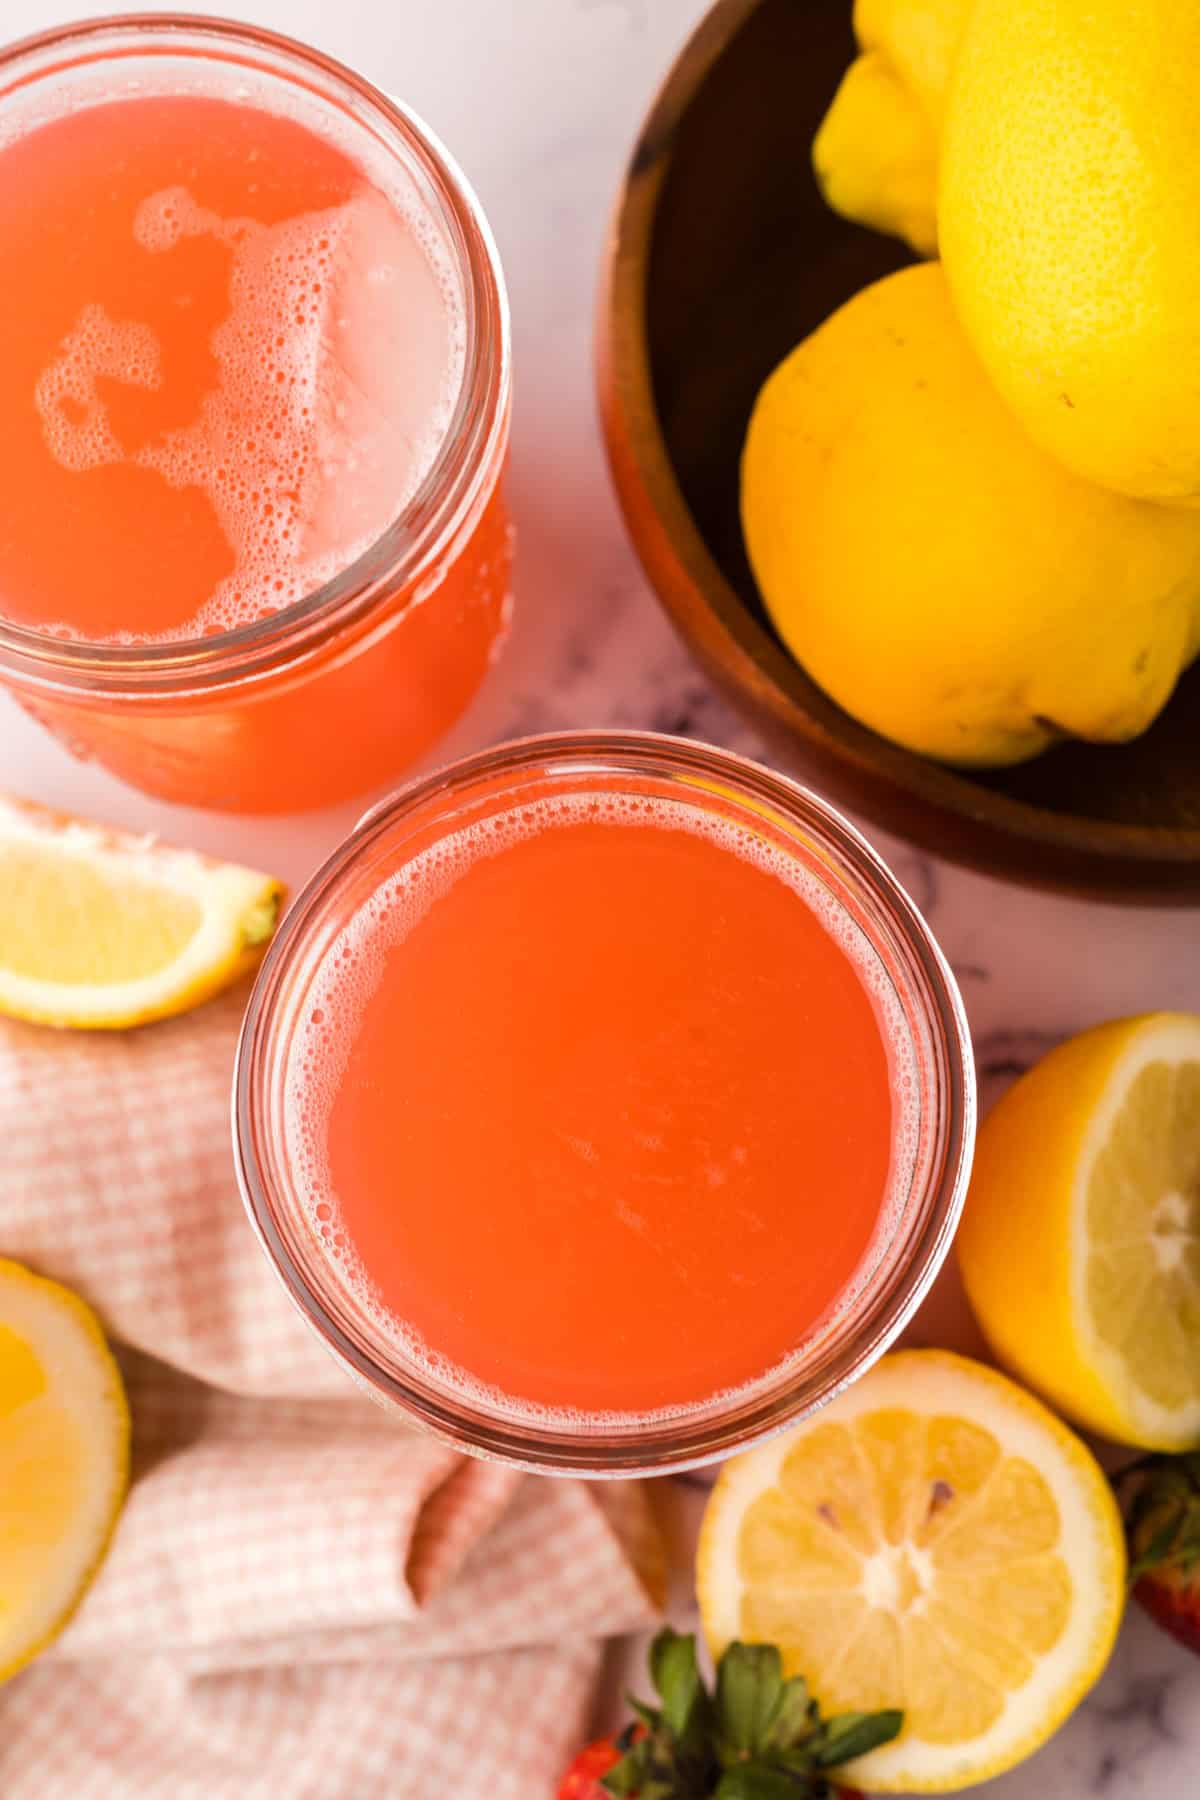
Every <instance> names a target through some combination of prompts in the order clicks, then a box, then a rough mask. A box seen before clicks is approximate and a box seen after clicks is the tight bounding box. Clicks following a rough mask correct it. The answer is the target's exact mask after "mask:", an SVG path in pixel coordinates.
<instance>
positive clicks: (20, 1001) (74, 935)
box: [0, 798, 283, 1029]
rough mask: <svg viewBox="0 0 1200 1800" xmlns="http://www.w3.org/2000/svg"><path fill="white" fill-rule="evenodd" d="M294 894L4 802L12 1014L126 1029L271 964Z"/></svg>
mask: <svg viewBox="0 0 1200 1800" xmlns="http://www.w3.org/2000/svg"><path fill="white" fill-rule="evenodd" d="M282 901H283V888H282V886H281V884H280V883H279V882H278V881H274V880H272V879H271V878H270V877H269V876H267V875H260V874H257V873H255V871H254V870H252V869H243V868H239V867H237V866H236V865H235V864H232V863H222V862H214V861H212V860H211V859H210V858H208V857H204V856H200V855H198V854H197V853H196V852H195V851H191V850H173V849H169V848H167V847H166V846H164V845H161V844H158V843H155V842H154V841H153V840H151V839H147V838H139V837H133V836H131V835H130V834H128V833H126V832H119V831H113V830H110V829H108V828H107V827H105V826H101V825H93V824H89V823H86V822H85V821H83V820H81V819H72V818H68V817H65V816H64V815H62V814H60V813H53V812H49V811H47V810H46V809H45V808H44V807H40V806H32V805H29V804H27V803H26V802H23V801H15V800H7V799H3V798H0V1013H7V1014H8V1015H9V1016H10V1017H12V1018H17V1019H29V1020H32V1021H33V1022H34V1023H36V1024H42V1025H64V1026H65V1025H70V1026H77V1027H84V1028H92V1029H96V1028H102V1027H103V1028H110V1029H112V1028H119V1027H123V1026H128V1025H142V1024H145V1023H147V1022H148V1021H149V1020H151V1019H161V1018H166V1017H167V1016H168V1015H169V1014H171V1013H178V1012H183V1011H186V1009H187V1008H188V1007H191V1006H195V1005H197V1004H198V1002H200V1001H201V1000H207V999H208V998H209V997H210V996H211V995H212V994H214V993H216V992H217V991H218V989H220V988H223V987H225V986H226V985H227V984H228V983H229V982H231V981H233V980H234V979H235V978H236V977H237V976H238V975H240V974H241V973H242V972H243V970H245V969H246V968H248V967H250V965H251V964H252V963H254V962H255V961H257V959H258V957H259V956H260V955H261V954H262V951H263V949H264V947H265V945H266V943H267V940H268V939H269V938H270V936H271V934H272V932H273V931H274V929H275V924H276V921H277V918H278V916H279V911H280V908H281V905H282Z"/></svg>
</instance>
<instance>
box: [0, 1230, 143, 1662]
mask: <svg viewBox="0 0 1200 1800" xmlns="http://www.w3.org/2000/svg"><path fill="white" fill-rule="evenodd" d="M128 1478H129V1408H128V1406H127V1404H126V1401H125V1390H124V1388H123V1387H122V1385H121V1377H120V1374H119V1372H118V1369H117V1365H116V1363H115V1362H114V1361H113V1359H112V1356H111V1354H110V1352H109V1349H108V1345H107V1344H106V1343H105V1341H104V1334H103V1332H102V1331H101V1329H100V1326H99V1324H98V1323H97V1321H96V1318H95V1316H94V1315H93V1313H92V1312H91V1311H90V1309H89V1308H88V1307H86V1306H85V1305H84V1303H83V1301H82V1300H80V1299H79V1298H78V1296H77V1295H75V1294H72V1293H70V1292H68V1290H67V1289H66V1288H63V1287H59V1286H58V1285H57V1283H55V1282H53V1281H43V1280H41V1279H39V1277H37V1276H36V1275H32V1274H30V1272H29V1270H28V1269H23V1268H21V1267H20V1265H19V1264H17V1263H13V1262H5V1261H3V1260H0V1681H4V1680H6V1679H7V1677H8V1676H10V1675H13V1674H15V1673H16V1671H17V1670H18V1669H19V1668H21V1667H23V1666H24V1664H25V1663H27V1662H28V1661H29V1660H30V1658H31V1657H33V1656H36V1655H37V1653H38V1651H39V1650H41V1649H44V1647H45V1646H46V1644H48V1643H49V1642H50V1640H51V1639H52V1638H53V1637H56V1636H57V1634H58V1633H59V1631H61V1630H62V1628H63V1626H64V1625H65V1624H66V1622H67V1620H68V1619H69V1618H70V1616H71V1614H72V1613H73V1612H74V1610H75V1608H76V1606H77V1605H78V1604H79V1601H80V1599H81V1598H82V1596H83V1593H84V1590H85V1589H86V1587H87V1585H88V1582H89V1581H90V1580H91V1578H92V1576H93V1574H94V1573H95V1571H96V1567H97V1565H98V1564H99V1562H100V1559H101V1557H102V1556H103V1554H104V1551H105V1549H106V1547H107V1545H108V1540H109V1537H110V1536H111V1534H112V1530H113V1526H114V1525H115V1523H116V1519H117V1514H118V1512H119V1511H120V1508H121V1502H122V1500H123V1499H124V1497H125V1488H126V1484H127V1482H128Z"/></svg>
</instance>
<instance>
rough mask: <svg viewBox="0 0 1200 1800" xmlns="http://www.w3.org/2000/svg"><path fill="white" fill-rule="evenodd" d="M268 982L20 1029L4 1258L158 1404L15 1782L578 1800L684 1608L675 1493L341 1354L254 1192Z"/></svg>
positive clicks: (176, 1793)
mask: <svg viewBox="0 0 1200 1800" xmlns="http://www.w3.org/2000/svg"><path fill="white" fill-rule="evenodd" d="M244 997H245V996H244V993H235V994H232V995H229V996H226V997H225V998H223V999H221V1000H219V1001H215V1002H213V1003H211V1004H210V1005H208V1006H207V1007H203V1008H201V1009H200V1010H199V1011H198V1012H196V1013H194V1014H192V1015H190V1016H189V1017H186V1018H183V1019H180V1020H177V1021H174V1022H172V1023H169V1024H164V1025H157V1026H153V1027H150V1028H148V1029H146V1030H144V1031H140V1032H132V1033H129V1034H126V1035H115V1036H107V1035H103V1036H102V1035H96V1036H88V1035H83V1034H79V1035H74V1034H62V1035H59V1034H57V1033H54V1032H49V1031H39V1030H37V1029H35V1028H32V1027H28V1028H27V1027H22V1026H18V1025H12V1024H8V1023H0V1146H2V1149H3V1154H2V1157H0V1254H4V1255H8V1256H13V1257H16V1258H17V1259H18V1260H21V1261H25V1262H28V1263H29V1264H30V1265H31V1266H32V1267H34V1268H35V1269H37V1270H38V1271H39V1272H41V1273H43V1274H46V1275H51V1276H53V1277H54V1278H55V1279H57V1280H61V1281H65V1282H67V1283H68V1284H69V1285H70V1286H72V1287H74V1288H76V1289H77V1290H78V1291H79V1292H80V1293H81V1294H83V1295H84V1296H85V1298H86V1299H88V1300H89V1301H90V1302H91V1303H92V1305H93V1306H95V1308H96V1310H97V1311H98V1312H99V1314H100V1316H101V1318H102V1319H103V1321H104V1323H105V1325H106V1327H107V1329H108V1331H109V1333H110V1335H111V1336H112V1337H113V1339H114V1340H115V1342H116V1343H117V1344H118V1345H119V1347H120V1356H121V1360H122V1364H123V1367H124V1370H125V1375H126V1379H127V1383H128V1387H129V1394H130V1401H131V1404H132V1408H133V1419H134V1483H133V1487H132V1490H131V1492H130V1496H129V1500H128V1502H127V1505H126V1507H125V1511H124V1513H123V1515H122V1518H121V1521H120V1524H119V1526H118V1529H117V1534H116V1538H115V1540H114V1543H113V1546H112V1549H111V1551H110V1553H109V1556H108V1558H107V1560H106V1562H105V1564H104V1566H103V1568H102V1570H101V1573H100V1575H99V1577H98V1579H97V1581H96V1583H95V1585H94V1586H93V1588H92V1589H91V1591H90V1592H89V1594H88V1596H87V1598H86V1599H85V1601H84V1604H83V1606H82V1607H81V1608H80V1610H79V1612H78V1613H77V1615H76V1616H75V1618H74V1620H73V1621H72V1623H71V1624H70V1625H69V1627H68V1628H67V1630H66V1632H65V1633H64V1634H63V1636H62V1637H61V1638H60V1639H59V1640H58V1642H57V1644H55V1645H54V1646H53V1647H52V1648H51V1649H50V1650H49V1651H48V1652H47V1653H46V1654H45V1655H44V1656H43V1657H42V1658H41V1659H40V1660H39V1661H38V1662H36V1663H35V1664H34V1665H33V1666H32V1667H31V1668H29V1669H27V1670H26V1671H24V1672H23V1673H22V1674H20V1675H18V1676H16V1677H15V1678H14V1679H12V1680H11V1681H9V1682H8V1683H7V1684H5V1685H4V1686H3V1687H0V1796H3V1800H201V1797H203V1800H259V1797H260V1796H262V1797H263V1800H267V1797H269V1800H373V1797H374V1796H381V1797H385V1796H386V1797H387V1800H550V1796H552V1794H553V1792H554V1786H555V1780H556V1777H557V1775H558V1773H559V1771H560V1770H561V1768H562V1767H563V1766H564V1765H565V1763H566V1762H567V1761H568V1760H569V1758H570V1755H571V1754H572V1752H573V1750H574V1748H575V1747H576V1745H577V1743H578V1742H579V1741H580V1739H581V1737H582V1734H583V1733H584V1732H585V1730H586V1728H587V1724H588V1715H589V1710H590V1705H591V1700H592V1693H593V1689H594V1684H595V1681H596V1678H597V1675H598V1672H599V1668H600V1661H601V1657H602V1653H603V1651H602V1644H603V1639H604V1638H605V1637H608V1636H611V1635H615V1634H618V1633H624V1632H627V1631H631V1630H636V1629H639V1628H642V1627H644V1626H646V1625H647V1624H648V1623H650V1622H652V1620H653V1618H654V1616H655V1614H656V1611H657V1606H658V1603H659V1600H660V1598H661V1592H660V1589H661V1568H660V1558H659V1552H658V1544H657V1539H656V1534H655V1531H654V1527H653V1523H652V1520H651V1515H650V1511H649V1508H648V1505H647V1500H646V1496H645V1493H644V1491H643V1490H642V1489H641V1488H639V1487H637V1486H635V1485H629V1484H616V1485H609V1484H601V1485H597V1486H591V1485H589V1484H586V1483H581V1482H570V1481H566V1482H562V1481H550V1480H539V1479H537V1478H536V1477H529V1476H521V1475H519V1474H517V1473H515V1472H514V1471H511V1470H507V1469H503V1468H499V1467H495V1466H492V1465H488V1464H484V1463H480V1462H475V1461H473V1460H472V1459H470V1458H466V1457H461V1456H459V1455H457V1454H456V1453H455V1452H453V1451H452V1450H449V1449H447V1448H445V1447H443V1446H442V1445H440V1444H438V1443H436V1442H435V1441H433V1440H432V1439H429V1438H426V1437H423V1436H420V1435H417V1434H416V1433H414V1432H411V1431H409V1430H407V1429H406V1428H404V1427H403V1426H402V1425H401V1424H399V1423H398V1422H397V1421H396V1420H395V1419H394V1418H393V1417H391V1416H389V1415H387V1414H385V1413H384V1412H383V1411H382V1410H380V1409H379V1408H378V1407H376V1406H374V1405H373V1404H372V1403H371V1402H370V1401H369V1400H367V1399H365V1398H363V1397H362V1396H361V1395H360V1394H359V1393H358V1392H357V1391H356V1389H355V1388H354V1387H353V1386H352V1384H351V1383H350V1382H349V1381H348V1379H347V1378H346V1377H345V1376H344V1375H343V1374H342V1373H341V1371H340V1370H339V1369H338V1368H337V1367H336V1365H335V1364H334V1363H333V1361H332V1360H331V1359H330V1358H329V1357H328V1355H327V1354H326V1352H325V1351H324V1349H323V1348H322V1347H321V1345H320V1344H319V1343H318V1342H317V1341H316V1339H315V1338H314V1337H312V1336H311V1334H310V1333H309V1332H308V1330H307V1328H306V1327H305V1326H304V1324H303V1323H302V1322H301V1320H300V1319H299V1317H298V1316H297V1315H296V1314H295V1313H294V1312H293V1310H292V1308H291V1306H290V1303H289V1302H288V1301H287V1299H286V1298H285V1296H284V1294H283V1291H282V1289H281V1288H280V1287H279V1286H278V1284H277V1283H276V1281H275V1279H274V1276H273V1275H272V1273H271V1271H270V1270H269V1269H268V1267H267V1265H266V1262H265V1260H264V1258H263V1256H262V1254H261V1252H260V1250H259V1248H258V1245H257V1244H256V1243H255V1241H254V1238H253V1235H252V1233H251V1231H250V1228H249V1225H248V1224H247V1222H246V1220H245V1218H244V1216H243V1213H242V1208H241V1202H240V1199H239V1197H238V1194H237V1189H236V1182H235V1179H234V1174H233V1165H232V1157H231V1152H230V1148H229V1125H228V1116H229V1106H228V1095H229V1081H230V1075H231V1069H232V1061H233V1049H234V1043H235V1039H236V1033H237V1027H238V1023H239V1020H240V1016H241V1009H242V1005H243V1003H244ZM2 1508H3V1497H2V1496H0V1517H2Z"/></svg>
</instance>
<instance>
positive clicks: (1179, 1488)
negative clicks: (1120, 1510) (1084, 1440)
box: [1115, 1450, 1200, 1585]
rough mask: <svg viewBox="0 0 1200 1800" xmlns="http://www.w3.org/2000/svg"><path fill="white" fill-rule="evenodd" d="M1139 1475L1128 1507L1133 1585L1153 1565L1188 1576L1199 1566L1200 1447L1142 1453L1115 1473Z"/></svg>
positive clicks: (1123, 1476) (1121, 1480)
mask: <svg viewBox="0 0 1200 1800" xmlns="http://www.w3.org/2000/svg"><path fill="white" fill-rule="evenodd" d="M1130 1477H1136V1478H1137V1482H1138V1485H1137V1488H1136V1491H1135V1493H1134V1496H1133V1500H1132V1502H1131V1504H1130V1506H1129V1509H1128V1517H1127V1520H1126V1527H1127V1531H1128V1536H1129V1548H1130V1552H1131V1554H1130V1564H1129V1581H1130V1585H1132V1584H1133V1583H1134V1582H1136V1581H1138V1580H1140V1578H1141V1577H1142V1576H1143V1575H1146V1574H1148V1573H1150V1572H1151V1571H1153V1570H1159V1571H1163V1572H1170V1573H1171V1574H1173V1575H1177V1576H1179V1577H1180V1578H1181V1579H1182V1580H1184V1581H1190V1580H1191V1578H1192V1576H1193V1574H1194V1573H1195V1572H1196V1570H1197V1568H1198V1567H1200V1450H1191V1451H1188V1452H1187V1453H1186V1454H1184V1455H1183V1456H1143V1457H1140V1458H1139V1459H1138V1461H1137V1462H1135V1463H1130V1464H1129V1466H1128V1467H1127V1468H1125V1469H1122V1470H1121V1471H1120V1472H1119V1473H1118V1475H1117V1476H1116V1477H1115V1479H1116V1481H1117V1482H1118V1484H1122V1483H1124V1482H1125V1481H1126V1480H1128V1479H1129V1478H1130Z"/></svg>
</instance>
